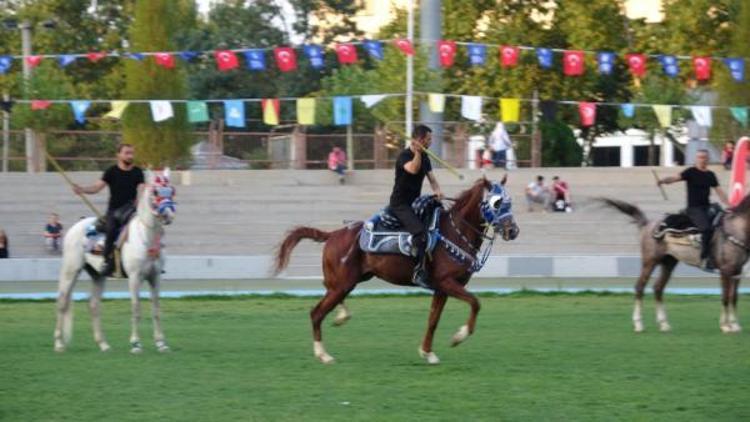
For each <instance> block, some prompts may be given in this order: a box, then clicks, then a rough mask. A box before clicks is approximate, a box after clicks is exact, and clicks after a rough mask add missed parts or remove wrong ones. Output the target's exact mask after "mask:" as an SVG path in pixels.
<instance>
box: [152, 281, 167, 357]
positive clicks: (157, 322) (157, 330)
mask: <svg viewBox="0 0 750 422" xmlns="http://www.w3.org/2000/svg"><path fill="white" fill-rule="evenodd" d="M156 271H161V270H160V269H157V270H155V272H156ZM148 283H149V286H150V287H151V319H152V320H153V324H154V344H155V345H156V350H158V351H160V352H162V353H163V352H168V351H169V346H167V341H166V339H165V338H164V331H162V328H161V302H160V301H159V287H160V285H161V277H160V275H159V274H154V275H152V276H151V277H150V278H149V280H148Z"/></svg>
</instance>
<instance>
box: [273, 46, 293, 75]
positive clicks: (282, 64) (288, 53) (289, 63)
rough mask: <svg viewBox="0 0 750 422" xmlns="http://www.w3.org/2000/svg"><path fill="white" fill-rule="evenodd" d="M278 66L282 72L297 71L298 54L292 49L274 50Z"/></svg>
mask: <svg viewBox="0 0 750 422" xmlns="http://www.w3.org/2000/svg"><path fill="white" fill-rule="evenodd" d="M273 56H274V57H275V58H276V66H278V67H279V70H280V71H282V72H291V71H293V70H297V53H296V52H295V51H294V49H293V48H291V47H277V48H275V49H274V50H273Z"/></svg>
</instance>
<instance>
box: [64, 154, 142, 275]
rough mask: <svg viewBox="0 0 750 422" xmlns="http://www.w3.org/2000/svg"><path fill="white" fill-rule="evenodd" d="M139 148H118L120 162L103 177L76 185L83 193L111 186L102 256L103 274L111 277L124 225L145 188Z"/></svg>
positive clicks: (77, 191) (79, 191) (80, 192)
mask: <svg viewBox="0 0 750 422" xmlns="http://www.w3.org/2000/svg"><path fill="white" fill-rule="evenodd" d="M134 161H135V149H134V148H133V146H132V145H130V144H120V145H119V146H118V147H117V164H115V165H113V166H112V167H110V168H108V169H107V170H106V171H105V172H104V174H103V175H102V178H101V179H99V180H97V181H96V182H95V183H94V184H93V185H91V186H85V187H82V186H79V185H73V191H74V192H75V193H76V194H78V195H80V194H83V193H86V194H96V193H99V192H100V191H101V190H102V189H104V187H105V186H109V205H108V206H107V214H106V236H107V237H106V239H105V241H104V251H103V253H102V255H103V256H104V259H105V264H104V267H103V268H102V271H101V275H102V276H103V277H109V276H111V275H112V273H113V271H114V269H115V257H114V250H115V242H116V241H117V237H118V235H119V234H120V230H121V229H122V226H123V225H124V224H125V223H127V221H128V219H129V218H130V216H131V215H132V214H133V212H134V211H135V204H136V198H138V196H139V195H140V193H141V192H142V191H143V184H144V179H143V170H141V169H140V168H139V167H137V166H135V165H134V164H133V163H134Z"/></svg>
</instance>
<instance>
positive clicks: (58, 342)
mask: <svg viewBox="0 0 750 422" xmlns="http://www.w3.org/2000/svg"><path fill="white" fill-rule="evenodd" d="M173 197H174V188H172V186H171V185H170V183H169V169H166V170H164V172H163V173H162V174H161V175H156V176H155V175H154V174H153V173H152V172H151V171H146V185H145V189H144V190H143V193H142V194H141V196H140V198H139V200H138V206H137V211H136V214H135V216H134V217H133V218H132V219H131V220H130V223H129V224H128V225H127V226H126V228H125V230H127V238H126V240H125V242H124V243H123V245H122V248H121V252H120V255H121V257H122V267H123V269H124V271H125V272H126V273H127V274H128V285H129V288H130V299H131V307H132V318H131V325H132V331H131V334H130V351H131V352H132V353H141V352H142V351H143V346H142V344H141V341H140V337H139V335H138V323H139V321H140V318H141V305H140V298H139V296H138V294H139V291H140V287H141V282H142V281H143V280H144V279H145V280H147V281H148V282H149V285H150V287H151V305H152V318H153V323H154V341H155V343H156V348H157V349H158V350H159V351H160V352H166V351H169V346H167V343H166V341H165V339H164V333H163V332H162V329H161V320H160V315H159V312H160V311H159V283H160V280H161V273H162V268H163V267H164V256H163V254H162V253H161V237H162V234H163V232H164V229H163V226H164V225H168V224H170V223H171V222H172V220H173V218H174V214H175V203H174V200H173ZM95 221H96V218H94V217H90V218H86V219H82V220H81V221H79V222H78V223H76V224H75V225H73V227H71V228H70V230H69V231H68V233H67V234H66V235H65V239H64V241H63V256H62V267H61V268H60V279H59V285H58V297H57V325H56V326H55V351H57V352H63V351H65V348H66V346H67V345H68V344H69V343H70V340H71V339H72V335H73V306H72V295H73V287H74V286H75V283H76V281H77V280H78V276H79V274H80V273H81V270H86V272H87V273H88V274H89V275H90V276H91V278H92V280H93V289H92V293H91V298H90V300H89V310H90V311H91V321H92V324H93V329H94V341H95V342H96V344H97V345H98V346H99V349H100V350H101V351H103V352H106V351H108V350H109V349H110V346H109V344H108V343H107V340H106V339H105V338H104V333H103V332H102V326H101V317H100V310H99V308H100V306H101V300H102V293H103V292H104V281H105V279H106V278H105V277H102V276H101V275H100V274H99V270H100V269H101V268H102V266H103V264H104V259H103V257H101V256H96V255H92V254H90V253H87V252H86V244H87V242H88V239H87V236H86V232H87V230H88V228H89V227H90V226H91V225H92V224H95Z"/></svg>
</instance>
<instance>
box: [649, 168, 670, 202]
mask: <svg viewBox="0 0 750 422" xmlns="http://www.w3.org/2000/svg"><path fill="white" fill-rule="evenodd" d="M651 173H653V174H654V178H655V179H656V186H658V187H659V191H660V192H661V196H662V197H663V198H664V200H665V201H669V198H667V191H665V190H664V186H662V185H661V183H659V180H660V179H659V175H657V174H656V170H654V169H651Z"/></svg>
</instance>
